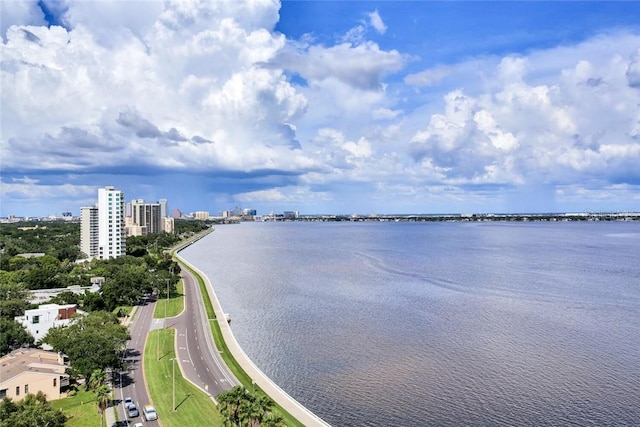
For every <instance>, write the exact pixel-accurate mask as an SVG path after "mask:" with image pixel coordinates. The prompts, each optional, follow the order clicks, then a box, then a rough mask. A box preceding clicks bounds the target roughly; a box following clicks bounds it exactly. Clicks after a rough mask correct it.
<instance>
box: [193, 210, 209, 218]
mask: <svg viewBox="0 0 640 427" xmlns="http://www.w3.org/2000/svg"><path fill="white" fill-rule="evenodd" d="M194 218H195V219H200V220H208V219H209V211H197V212H195V213H194Z"/></svg>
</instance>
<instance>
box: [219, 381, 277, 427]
mask: <svg viewBox="0 0 640 427" xmlns="http://www.w3.org/2000/svg"><path fill="white" fill-rule="evenodd" d="M216 399H217V400H218V409H219V410H220V414H222V416H223V417H224V419H225V425H230V426H234V427H235V426H237V427H244V426H251V427H253V426H256V427H257V426H269V427H281V426H284V425H285V424H284V422H283V419H282V417H280V416H279V415H277V414H274V413H273V412H271V410H272V408H273V406H274V403H273V400H271V398H269V397H268V396H266V395H264V394H261V393H255V392H250V391H249V390H247V389H246V388H244V387H243V386H236V387H234V388H232V389H231V390H227V391H224V392H222V393H220V394H218V396H216Z"/></svg>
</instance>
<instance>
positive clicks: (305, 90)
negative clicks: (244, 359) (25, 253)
mask: <svg viewBox="0 0 640 427" xmlns="http://www.w3.org/2000/svg"><path fill="white" fill-rule="evenodd" d="M0 8H1V13H2V18H3V19H2V21H1V22H0V36H2V47H1V49H2V51H1V55H0V66H1V67H2V81H1V85H2V87H1V89H2V90H1V91H0V97H1V98H0V100H1V103H2V104H1V107H2V114H1V120H2V123H1V127H0V129H1V130H0V217H7V216H9V215H16V216H25V215H29V216H49V215H61V214H62V212H67V211H70V212H72V213H73V214H74V215H76V216H77V215H80V208H81V207H83V206H91V205H93V204H94V203H95V191H96V189H97V188H102V187H105V186H114V187H116V188H118V189H120V190H122V191H123V192H124V194H126V195H127V196H131V198H136V199H138V198H139V199H144V200H153V201H157V200H161V199H168V200H169V201H170V206H171V207H170V209H171V211H173V210H174V209H180V210H181V211H182V212H185V213H189V212H196V211H208V212H211V213H212V214H214V215H215V214H217V213H218V212H221V211H224V210H230V209H233V208H234V207H236V206H238V207H242V208H251V209H255V210H256V211H257V212H258V214H267V213H269V212H272V211H273V212H285V211H298V212H300V214H301V215H304V214H350V213H358V214H368V213H371V212H375V213H379V214H395V213H413V214H422V213H424V214H430V213H500V212H530V213H540V212H584V211H592V212H600V211H618V212H620V211H640V167H638V165H639V164H640V104H639V103H638V99H640V48H639V47H640V24H638V16H640V2H605V1H585V2H518V1H515V2H483V1H455V2H431V1H344V2H342V1H341V2H325V1H284V2H279V1H277V0H258V1H252V2H246V1H204V0H202V1H201V0H193V1H187V2H178V1H173V0H169V1H131V2H121V1H112V0H103V1H99V2H86V1H77V0H66V1H64V2H60V1H54V0H41V1H34V0H24V1H16V0H7V1H2V2H0ZM128 198H129V197H128Z"/></svg>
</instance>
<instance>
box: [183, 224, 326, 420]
mask: <svg viewBox="0 0 640 427" xmlns="http://www.w3.org/2000/svg"><path fill="white" fill-rule="evenodd" d="M207 234H208V233H207ZM202 237H204V236H202ZM196 240H197V239H196ZM194 242H195V241H194ZM194 242H189V243H188V244H185V245H184V246H181V247H180V248H179V249H177V251H176V253H175V256H176V257H177V258H179V259H180V262H183V263H184V264H186V265H188V266H189V267H190V268H192V269H193V271H195V272H196V273H197V274H199V275H200V277H202V279H203V280H204V282H205V285H206V288H207V292H208V294H209V299H210V300H211V304H212V305H213V310H214V312H215V314H216V320H217V322H218V325H219V326H220V330H221V332H222V337H223V339H224V341H225V343H226V344H227V347H228V348H229V351H230V352H231V354H232V355H233V357H234V358H235V360H236V362H237V363H238V364H239V365H240V366H241V367H242V369H244V371H245V372H246V373H247V374H248V375H249V376H250V377H251V379H252V380H253V381H254V382H255V383H256V384H257V385H258V387H260V388H261V389H262V390H263V391H264V392H265V393H266V394H267V395H269V397H271V399H273V400H274V401H275V402H276V403H278V405H280V406H281V407H282V408H284V409H285V410H286V411H287V412H289V413H290V414H291V415H293V416H294V417H295V418H296V419H297V420H298V421H300V422H301V423H302V424H304V425H305V426H329V424H328V423H326V422H325V421H324V420H322V419H321V418H320V417H318V416H317V415H315V414H314V413H313V412H311V411H309V410H308V409H307V408H305V407H304V406H303V405H301V404H300V403H299V402H298V401H296V400H295V399H294V398H293V397H291V396H289V394H288V393H287V392H285V391H284V390H282V389H281V388H280V387H279V386H278V385H277V384H276V383H274V382H273V381H272V380H271V379H270V378H269V377H267V376H266V375H265V374H264V373H263V372H262V371H261V370H260V369H259V368H258V367H257V366H256V365H255V364H254V363H253V361H251V359H249V356H247V354H246V353H245V352H244V350H242V348H241V347H240V344H238V341H236V338H235V336H234V335H233V332H232V331H231V326H230V325H229V323H228V322H227V320H226V318H225V315H224V311H223V310H222V306H221V305H220V301H218V298H217V296H216V293H215V291H214V289H213V285H212V284H211V281H210V280H209V278H208V277H207V275H206V274H204V273H203V272H202V271H201V270H199V269H198V268H197V267H196V266H194V265H193V264H191V263H189V262H187V261H186V260H185V259H184V258H182V257H181V256H180V255H179V253H178V252H179V251H180V250H182V249H184V248H185V247H187V246H189V245H190V244H191V243H194Z"/></svg>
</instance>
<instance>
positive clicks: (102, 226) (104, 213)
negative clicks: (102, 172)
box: [98, 187, 127, 259]
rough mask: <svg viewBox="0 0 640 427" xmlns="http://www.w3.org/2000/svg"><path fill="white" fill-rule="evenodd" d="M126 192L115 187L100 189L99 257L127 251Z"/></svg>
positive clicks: (113, 256)
mask: <svg viewBox="0 0 640 427" xmlns="http://www.w3.org/2000/svg"><path fill="white" fill-rule="evenodd" d="M124 206H125V202H124V193H123V192H122V191H120V190H116V189H115V188H114V187H105V188H100V189H99V190H98V248H99V249H98V250H99V255H98V257H99V258H102V259H109V258H117V257H119V256H122V255H125V254H126V253H127V248H126V237H125V234H124V218H125V217H124Z"/></svg>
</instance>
